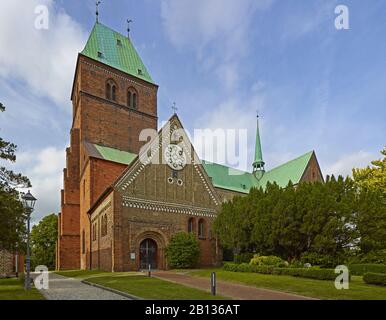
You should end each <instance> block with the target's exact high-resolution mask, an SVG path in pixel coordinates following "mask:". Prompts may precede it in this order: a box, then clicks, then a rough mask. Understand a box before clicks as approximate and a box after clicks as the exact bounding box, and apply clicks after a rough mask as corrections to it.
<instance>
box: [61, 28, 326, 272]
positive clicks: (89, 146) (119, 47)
mask: <svg viewBox="0 0 386 320" xmlns="http://www.w3.org/2000/svg"><path fill="white" fill-rule="evenodd" d="M157 91H158V85H157V84H155V83H154V81H153V79H152V78H151V76H150V74H149V72H148V70H147V69H146V67H145V65H144V64H143V62H142V60H141V58H140V56H139V55H138V53H137V51H136V50H135V48H134V46H133V44H132V42H131V40H130V38H128V37H125V36H123V35H121V34H119V33H117V32H115V31H113V30H111V29H110V28H108V27H106V26H105V25H103V24H101V23H99V22H97V23H96V24H95V26H94V28H93V30H92V32H91V34H90V36H89V39H88V41H87V44H86V46H85V48H84V50H83V51H82V52H81V53H79V55H78V59H77V63H76V69H75V76H74V82H73V88H72V94H71V100H72V105H73V118H72V127H71V131H70V138H71V139H70V147H69V148H67V150H66V159H67V162H66V168H65V169H64V171H63V190H62V191H61V213H60V214H59V222H58V230H59V236H58V241H57V253H56V268H57V269H58V270H65V269H103V270H106V271H136V270H140V269H144V268H147V267H148V265H149V264H150V265H151V266H152V268H156V269H167V268H168V266H167V261H166V258H165V248H166V246H167V245H168V242H169V241H170V238H171V236H172V235H173V234H175V233H176V232H180V231H185V232H193V233H194V234H195V235H196V236H197V238H198V240H199V242H200V247H201V255H200V260H199V265H200V266H214V265H218V264H219V263H220V262H221V257H222V253H221V248H220V244H219V242H218V240H217V239H216V238H215V237H214V235H213V234H212V232H211V225H212V222H213V219H214V218H215V217H216V215H217V213H218V211H219V210H220V207H221V203H222V202H223V201H225V200H228V199H231V198H232V197H233V196H234V195H245V194H247V193H248V192H249V190H250V189H251V188H252V187H260V186H262V187H263V188H264V186H265V185H266V184H267V182H276V183H277V184H279V185H280V186H286V185H287V183H288V182H289V181H290V180H291V181H292V182H293V183H294V184H297V183H299V182H301V181H322V180H323V177H322V173H321V171H320V168H319V165H318V161H317V159H316V155H315V153H314V152H313V151H311V152H309V153H306V154H304V155H302V156H300V157H299V158H296V159H294V160H292V161H289V162H287V163H285V164H283V165H281V166H279V167H277V168H274V169H272V170H270V171H265V169H264V161H263V157H262V152H261V145H260V137H259V128H258V127H257V135H256V147H255V161H254V163H253V166H252V168H253V170H252V172H241V171H238V172H236V173H237V174H235V170H233V171H232V174H230V170H229V168H228V167H226V166H223V165H219V164H215V163H210V162H206V161H201V160H200V159H199V158H198V156H197V154H196V153H195V151H194V148H193V146H192V145H191V143H190V141H189V138H188V137H187V135H186V134H185V132H184V129H183V126H182V123H181V121H180V120H179V118H178V116H177V115H176V114H174V115H173V116H172V117H171V118H170V120H169V122H168V124H167V125H165V126H164V127H163V128H161V129H160V130H159V131H157V130H158V128H157V122H158V118H157ZM143 129H153V130H154V131H155V132H158V133H157V134H156V135H155V136H154V137H153V138H152V139H150V140H149V141H141V140H143V139H140V133H141V132H142V130H143ZM236 171H237V170H236Z"/></svg>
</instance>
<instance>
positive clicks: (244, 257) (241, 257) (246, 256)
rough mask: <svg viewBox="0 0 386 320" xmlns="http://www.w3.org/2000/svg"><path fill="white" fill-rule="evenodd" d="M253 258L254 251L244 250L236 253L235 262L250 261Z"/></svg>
mask: <svg viewBox="0 0 386 320" xmlns="http://www.w3.org/2000/svg"><path fill="white" fill-rule="evenodd" d="M252 258H253V253H250V252H242V253H238V254H235V255H234V258H233V262H234V263H249V261H251V259H252Z"/></svg>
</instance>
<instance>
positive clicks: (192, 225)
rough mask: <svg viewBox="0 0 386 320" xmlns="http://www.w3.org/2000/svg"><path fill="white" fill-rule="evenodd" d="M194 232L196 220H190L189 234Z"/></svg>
mask: <svg viewBox="0 0 386 320" xmlns="http://www.w3.org/2000/svg"><path fill="white" fill-rule="evenodd" d="M193 231H194V219H193V218H190V219H189V220H188V232H189V233H191V232H193Z"/></svg>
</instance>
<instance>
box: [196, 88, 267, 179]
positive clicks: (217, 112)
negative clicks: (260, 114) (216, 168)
mask: <svg viewBox="0 0 386 320" xmlns="http://www.w3.org/2000/svg"><path fill="white" fill-rule="evenodd" d="M257 109H258V110H263V109H264V94H263V93H262V92H258V93H256V92H255V93H254V94H252V95H251V96H250V97H249V98H247V99H243V98H242V97H234V98H231V99H228V100H225V101H223V102H222V103H220V104H219V105H218V106H217V107H216V108H212V109H211V110H210V111H208V112H206V113H204V114H202V115H201V116H200V117H199V118H197V120H196V121H195V124H194V128H196V129H198V128H200V129H211V130H212V132H214V131H215V130H217V129H220V130H228V129H231V130H235V134H236V139H230V137H229V136H228V138H227V140H226V143H233V141H234V142H235V147H236V154H235V156H236V158H239V161H238V163H234V159H231V158H230V157H228V156H226V159H225V161H224V160H223V159H222V158H221V157H217V155H221V154H227V152H230V154H234V153H233V149H230V148H233V146H232V147H230V145H229V144H225V143H216V141H215V143H214V145H213V146H212V149H211V150H212V152H209V153H208V152H205V153H203V152H200V151H205V143H208V141H209V140H206V141H203V140H202V141H200V140H194V146H195V148H196V150H197V151H198V154H199V156H200V157H202V158H204V159H205V160H209V161H213V162H219V163H223V164H227V165H230V166H232V167H235V168H237V169H241V170H245V171H251V169H252V162H253V152H254V147H255V137H256V110H257ZM264 126H265V123H264V121H260V128H261V129H262V128H264ZM242 130H246V134H247V136H246V137H247V140H246V143H243V141H242V133H241V132H242ZM263 130H264V129H263ZM228 132H229V131H226V132H225V134H228ZM239 134H241V135H240V136H239ZM239 138H240V139H239Z"/></svg>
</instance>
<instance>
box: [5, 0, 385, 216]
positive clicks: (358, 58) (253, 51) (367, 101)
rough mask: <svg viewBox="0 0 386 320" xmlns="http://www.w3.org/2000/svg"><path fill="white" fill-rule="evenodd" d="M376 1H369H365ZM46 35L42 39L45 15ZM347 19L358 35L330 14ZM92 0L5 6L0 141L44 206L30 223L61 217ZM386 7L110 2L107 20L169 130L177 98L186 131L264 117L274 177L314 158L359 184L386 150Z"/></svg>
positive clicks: (324, 0)
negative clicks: (77, 73) (150, 87)
mask: <svg viewBox="0 0 386 320" xmlns="http://www.w3.org/2000/svg"><path fill="white" fill-rule="evenodd" d="M369 3H371V4H369ZM40 4H43V5H46V6H47V7H48V9H49V18H50V20H49V29H48V30H37V29H36V28H34V20H35V18H36V14H35V12H34V10H35V8H36V6H37V5H40ZM338 4H344V5H346V6H347V7H348V9H349V23H350V29H349V30H337V29H336V28H335V24H334V21H335V18H336V14H335V13H334V9H335V7H336V6H337V5H338ZM94 12H95V1H93V0H85V1H78V0H65V1H64V0H57V1H52V0H28V1H25V0H23V1H22V0H5V1H4V0H3V1H2V9H1V11H0V48H1V50H0V101H2V102H3V103H4V104H5V105H6V106H7V111H6V112H5V113H3V114H2V115H1V116H0V134H1V136H2V137H4V138H6V139H8V140H11V141H13V142H15V143H16V144H17V145H18V147H19V148H18V161H17V164H16V165H15V166H14V168H15V169H16V170H20V171H22V172H23V173H24V174H26V175H27V176H29V177H30V178H31V180H32V183H33V185H34V188H33V192H34V193H35V195H36V196H37V198H39V201H38V204H37V210H36V214H35V220H37V219H39V218H40V217H42V216H44V215H45V214H48V213H50V212H58V211H59V189H60V188H61V184H62V182H61V180H62V177H61V175H62V168H63V166H64V163H65V162H64V159H65V157H64V149H65V147H67V146H68V144H69V129H70V126H71V102H70V100H69V97H70V90H71V85H72V79H73V74H74V70H75V62H76V57H77V53H78V52H79V51H80V50H82V48H83V46H84V45H85V41H86V40H87V37H88V34H89V32H90V31H91V29H92V27H93V24H94V22H95V14H94ZM385 12H386V2H385V1H382V0H378V1H376V0H373V1H371V2H364V1H360V0H355V1H354V0H352V1H349V0H346V1H339V2H338V1H335V0H310V1H296V0H283V1H278V0H276V1H274V0H244V1H240V0H237V1H236V0H232V1H231V0H191V1H188V0H145V1H133V0H114V1H112V0H104V1H102V4H101V6H100V21H101V22H102V23H104V24H106V25H107V26H109V27H111V28H113V29H115V30H117V31H120V32H121V33H123V34H125V33H126V22H125V21H126V19H127V18H131V19H133V20H134V23H133V24H132V26H131V30H132V31H131V38H132V41H133V43H134V44H135V46H136V48H137V50H138V51H139V53H140V55H141V57H142V59H143V61H144V63H145V64H146V66H147V68H148V70H149V72H150V73H151V75H152V77H153V79H154V80H155V82H156V83H158V84H159V86H160V88H159V95H158V106H159V119H160V122H161V121H164V120H167V119H168V118H169V117H170V115H171V112H172V110H171V105H172V102H173V101H176V103H177V106H178V108H179V110H178V114H179V116H180V118H181V120H182V121H183V124H184V126H185V127H186V128H187V129H188V130H190V131H193V130H194V129H196V128H213V129H216V128H236V129H237V128H239V129H248V154H249V157H252V153H253V147H254V135H255V131H254V130H255V125H256V120H255V115H256V110H259V113H260V115H261V123H260V127H261V137H262V145H263V155H264V158H265V161H266V164H267V168H268V169H269V168H272V167H274V166H276V165H278V164H280V163H283V162H284V161H287V160H290V159H292V158H294V157H296V156H299V155H301V154H303V153H305V152H307V151H309V150H313V149H314V150H315V151H316V153H317V156H318V159H319V162H320V165H321V168H322V171H323V173H324V174H325V175H326V174H331V173H334V174H343V175H346V174H350V172H351V168H352V167H361V166H365V165H367V164H368V163H369V161H370V160H371V159H376V158H379V157H380V154H379V151H380V150H381V149H382V148H383V147H384V146H385V145H386V141H385V137H386V134H385V133H386V121H385V120H386V90H385V89H386V58H385V57H386V42H385V41H384V35H385V32H386V20H385V19H384V13H385Z"/></svg>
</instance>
